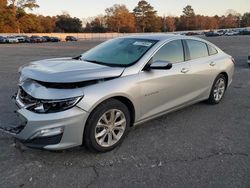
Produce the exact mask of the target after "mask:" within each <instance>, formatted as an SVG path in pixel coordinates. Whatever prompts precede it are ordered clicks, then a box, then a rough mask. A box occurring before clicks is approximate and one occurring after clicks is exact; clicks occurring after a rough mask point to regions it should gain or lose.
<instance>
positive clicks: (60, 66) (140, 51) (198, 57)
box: [8, 34, 234, 152]
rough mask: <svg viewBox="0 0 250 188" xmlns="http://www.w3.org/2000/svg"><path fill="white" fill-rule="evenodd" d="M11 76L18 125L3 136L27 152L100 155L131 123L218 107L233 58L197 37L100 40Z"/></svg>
mask: <svg viewBox="0 0 250 188" xmlns="http://www.w3.org/2000/svg"><path fill="white" fill-rule="evenodd" d="M19 71H20V80H19V90H18V93H17V95H16V96H15V101H16V104H17V106H18V110H17V114H18V116H19V117H20V119H21V121H20V125H18V126H17V127H15V128H12V129H9V130H8V132H10V133H11V134H13V135H14V136H15V137H16V138H17V139H18V140H20V141H21V142H22V143H24V144H25V145H27V146H30V147H36V148H43V149H48V150H60V149H66V148H70V147H74V146H79V145H82V144H84V145H85V146H86V147H87V148H88V149H90V150H93V151H99V152H105V151H109V150H112V149H114V148H115V147H116V146H117V145H119V144H120V143H121V142H122V140H123V139H124V137H125V136H126V134H127V133H128V130H129V128H130V127H131V126H135V125H138V124H141V123H143V122H145V121H148V120H150V119H152V118H155V117H158V116H161V115H163V114H166V113H168V112H171V111H174V110H177V109H180V108H183V107H185V106H188V105H191V104H194V103H197V102H200V101H206V102H207V103H209V104H218V103H219V102H220V101H221V100H222V98H223V96H224V94H225V91H226V89H227V88H228V86H229V85H230V83H231V82H232V77H233V72H234V60H233V58H232V57H231V56H230V55H228V54H226V53H225V52H223V51H222V50H221V49H219V48H218V47H217V46H215V45H214V44H211V43H210V42H207V41H205V40H202V39H200V38H194V37H187V36H181V35H166V34H150V35H136V36H127V37H121V38H116V39H112V40H108V41H106V42H104V43H102V44H100V45H98V46H96V47H95V48H93V49H90V50H89V51H87V52H85V53H84V54H82V55H80V56H78V57H75V58H57V59H48V60H42V61H36V62H32V63H30V64H29V65H25V66H23V67H21V68H20V70H19Z"/></svg>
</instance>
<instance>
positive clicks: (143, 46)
mask: <svg viewBox="0 0 250 188" xmlns="http://www.w3.org/2000/svg"><path fill="white" fill-rule="evenodd" d="M157 42H158V41H156V40H149V39H136V38H118V39H112V40H109V41H107V42H104V43H102V44H100V45H98V46H97V47H95V48H92V49H91V50H89V51H87V52H85V53H84V54H82V56H81V59H82V60H85V61H89V62H93V63H98V64H104V65H109V66H130V65H132V64H133V63H135V62H137V61H138V60H139V59H140V58H141V57H142V56H143V55H144V54H145V53H146V52H147V51H148V50H149V49H150V48H151V47H152V46H154V44H155V43H157Z"/></svg>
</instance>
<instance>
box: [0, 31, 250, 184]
mask: <svg viewBox="0 0 250 188" xmlns="http://www.w3.org/2000/svg"><path fill="white" fill-rule="evenodd" d="M206 39H208V40H209V41H211V42H213V43H215V44H217V45H218V46H219V47H221V49H223V50H224V51H226V52H227V53H228V54H231V55H232V56H234V58H235V60H236V70H235V76H234V80H233V83H232V85H231V87H230V88H229V89H228V91H227V93H226V95H225V97H224V99H223V101H222V102H221V103H220V104H219V105H215V106H210V105H207V104H205V103H199V104H195V105H193V106H190V107H187V108H185V109H182V110H180V111H177V112H174V113H171V114H168V115H165V116H162V117H160V118H157V119H155V120H152V121H150V122H147V123H144V124H143V125H140V126H137V127H135V128H133V129H132V130H131V132H130V133H129V135H128V136H127V138H126V139H125V140H124V142H123V144H122V145H121V146H119V147H118V148H116V149H115V150H113V151H111V152H108V153H105V154H95V153H90V152H88V151H87V150H85V148H84V147H78V148H74V149H70V150H66V151H61V152H50V151H41V150H35V149H28V148H25V147H20V146H19V145H17V146H16V145H15V143H14V140H13V139H12V138H11V137H10V136H9V135H7V134H5V133H0V187H3V188H8V187H10V188H15V187H135V188H139V187H178V188H179V187H185V188H187V187H202V188H205V187H213V188H214V187H218V188H223V187H232V188H236V187H237V188H238V187H244V188H247V187H248V188H249V187H250V115H249V114H250V68H249V67H248V65H247V63H246V58H247V55H248V53H249V52H250V36H234V37H215V38H206ZM99 42H100V41H82V42H69V43H66V42H62V43H48V44H46V43H43V44H13V45H11V44H7V45H0V80H1V82H0V126H12V125H15V124H16V123H17V121H18V120H17V119H16V117H15V115H14V113H13V110H14V105H13V104H12V102H11V95H12V94H14V93H15V92H16V89H17V81H18V73H17V70H18V67H19V66H21V65H23V64H25V63H28V62H30V61H34V60H40V59H45V58H53V57H68V56H77V55H79V54H81V53H82V52H83V51H85V50H87V49H89V48H90V47H92V46H95V45H96V44H98V43H99Z"/></svg>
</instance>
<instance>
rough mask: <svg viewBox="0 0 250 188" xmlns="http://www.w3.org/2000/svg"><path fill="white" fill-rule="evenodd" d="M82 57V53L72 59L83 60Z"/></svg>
mask: <svg viewBox="0 0 250 188" xmlns="http://www.w3.org/2000/svg"><path fill="white" fill-rule="evenodd" d="M81 57H82V55H79V56H76V57H72V59H75V60H81Z"/></svg>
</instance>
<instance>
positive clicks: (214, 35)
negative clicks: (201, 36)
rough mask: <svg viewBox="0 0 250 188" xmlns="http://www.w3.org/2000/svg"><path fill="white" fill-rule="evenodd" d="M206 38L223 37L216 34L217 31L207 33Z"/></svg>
mask: <svg viewBox="0 0 250 188" xmlns="http://www.w3.org/2000/svg"><path fill="white" fill-rule="evenodd" d="M205 36H206V37H218V36H221V35H220V33H218V32H215V31H209V32H205Z"/></svg>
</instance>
